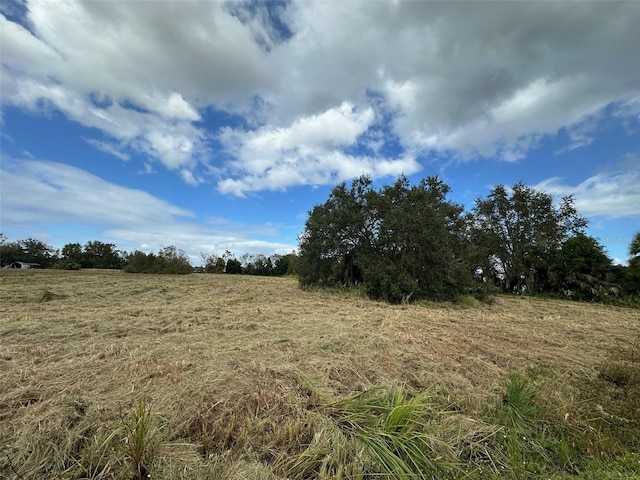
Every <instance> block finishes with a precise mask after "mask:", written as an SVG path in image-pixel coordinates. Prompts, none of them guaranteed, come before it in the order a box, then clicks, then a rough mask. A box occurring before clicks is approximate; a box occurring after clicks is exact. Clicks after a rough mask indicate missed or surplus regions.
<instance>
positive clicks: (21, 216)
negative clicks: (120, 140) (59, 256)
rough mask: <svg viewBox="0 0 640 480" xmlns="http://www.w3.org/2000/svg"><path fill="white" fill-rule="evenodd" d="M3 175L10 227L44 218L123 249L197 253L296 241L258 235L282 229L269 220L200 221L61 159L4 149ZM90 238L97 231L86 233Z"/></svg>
mask: <svg viewBox="0 0 640 480" xmlns="http://www.w3.org/2000/svg"><path fill="white" fill-rule="evenodd" d="M0 183H1V184H2V191H1V192H0V205H1V210H0V216H1V218H2V223H3V228H7V229H9V230H14V231H15V230H21V231H33V230H34V229H39V228H42V226H43V225H47V226H48V227H49V228H53V229H55V228H56V227H57V226H65V230H67V231H68V232H71V233H73V231H74V228H77V229H78V232H80V231H84V230H85V229H86V228H93V229H94V230H97V234H98V235H99V237H100V240H101V241H108V242H113V243H115V244H116V245H117V246H118V247H119V248H122V249H124V250H128V251H130V250H133V249H140V248H145V249H146V250H151V251H157V250H159V249H160V248H161V247H164V246H168V245H176V246H178V247H179V248H182V249H184V250H185V251H187V253H189V254H190V255H192V256H195V257H198V256H199V254H200V252H215V253H218V254H221V253H223V252H224V251H225V250H231V251H232V252H234V253H236V254H237V255H241V254H243V253H246V252H248V253H264V254H271V253H274V252H275V253H290V252H291V251H292V250H293V249H295V245H292V244H288V243H283V242H277V241H273V242H271V241H266V240H262V239H256V238H255V236H266V237H272V236H274V235H275V234H276V233H277V232H276V231H274V227H273V226H272V225H270V224H267V225H253V226H248V225H239V224H232V223H229V224H224V223H221V221H220V219H218V221H217V223H216V224H212V225H206V224H202V223H198V222H200V221H201V220H202V219H198V218H197V217H196V215H195V214H194V213H193V212H192V211H190V210H187V209H184V208H181V207H178V206H176V205H173V204H171V203H169V202H166V201H164V200H161V199H159V198H157V197H154V196H152V195H150V194H148V193H146V192H143V191H141V190H135V189H131V188H125V187H121V186H118V185H114V184H112V183H109V182H107V181H105V180H103V179H101V178H99V177H96V176H94V175H91V174H89V173H87V172H86V171H84V170H80V169H78V168H75V167H71V166H68V165H64V164H61V163H55V162H46V161H41V160H31V159H21V160H14V159H11V158H7V157H3V158H2V169H1V170H0ZM25 192H28V195H26V194H25ZM88 240H95V238H94V237H90V238H86V239H85V240H84V241H88ZM73 241H82V240H81V239H80V238H79V237H75V238H74V239H73ZM56 246H57V247H62V245H56ZM143 246H144V247H143Z"/></svg>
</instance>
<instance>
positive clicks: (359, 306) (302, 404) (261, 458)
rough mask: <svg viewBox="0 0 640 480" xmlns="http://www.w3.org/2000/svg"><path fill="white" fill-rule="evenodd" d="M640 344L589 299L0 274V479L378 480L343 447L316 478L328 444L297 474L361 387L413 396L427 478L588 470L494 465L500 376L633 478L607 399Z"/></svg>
mask: <svg viewBox="0 0 640 480" xmlns="http://www.w3.org/2000/svg"><path fill="white" fill-rule="evenodd" d="M639 338H640V311H639V310H637V309H635V310H634V309H623V308H615V307H607V306H602V305H593V304H580V303H571V302H564V301H553V300H540V299H533V298H522V297H504V296H500V297H497V298H496V299H495V300H494V301H492V302H491V303H489V304H475V305H470V306H463V305H426V306H425V305H422V306H419V305H409V306H407V305H400V306H391V305H386V304H382V303H377V302H372V301H370V300H366V299H362V298H354V297H349V296H339V295H335V294H331V293H326V292H318V291H311V292H308V291H302V290H300V289H298V287H297V282H296V280H295V279H290V278H265V277H247V276H233V275H205V274H193V275H187V276H160V275H158V276H155V275H134V274H123V273H121V272H110V271H81V272H63V271H30V272H24V271H17V272H13V271H10V272H1V273H0V445H1V449H2V451H1V452H0V453H1V457H0V478H15V479H23V478H24V479H32V478H34V479H35V478H60V477H63V478H129V479H130V478H136V475H138V476H140V475H141V474H142V473H144V474H145V475H146V474H149V475H150V476H151V478H210V479H220V478H230V479H232V478H233V479H240V478H252V479H269V478H273V479H277V478H338V477H339V475H340V474H341V475H343V476H342V478H374V477H373V476H371V477H367V476H366V474H362V476H361V477H358V475H357V472H358V468H361V469H363V470H364V471H365V473H366V471H367V468H368V467H367V462H370V459H366V458H364V459H357V458H355V457H357V456H358V455H360V453H358V452H356V453H353V452H352V453H351V454H350V455H351V457H348V458H344V459H341V460H339V461H335V459H334V460H332V462H333V467H331V468H333V470H332V469H331V468H329V467H327V462H328V460H327V458H328V457H331V455H333V453H331V452H332V450H331V448H330V447H331V445H334V446H335V448H336V449H338V448H342V447H340V444H339V442H338V441H337V440H335V438H333V437H332V438H333V440H328V441H327V442H326V444H325V445H324V447H323V448H325V450H324V453H323V454H318V453H317V452H316V453H314V454H315V455H316V456H318V458H320V457H322V455H324V457H322V458H324V460H319V461H318V465H316V466H312V467H309V468H308V469H307V470H304V468H303V467H301V466H300V463H301V462H302V460H300V461H298V460H296V459H297V458H303V459H305V461H306V459H308V458H309V457H310V454H309V451H308V449H309V447H310V446H314V445H317V444H319V442H321V438H320V437H321V436H322V434H323V432H327V431H331V429H332V428H333V429H336V428H338V427H336V424H339V421H338V420H336V419H337V418H338V417H337V413H336V412H338V411H339V410H340V408H342V407H340V408H337V407H336V406H335V405H336V404H335V402H336V401H339V400H342V399H345V398H350V396H351V395H353V394H355V393H357V392H362V391H363V390H365V389H368V388H370V387H372V386H375V385H383V386H386V387H389V388H392V387H393V385H402V388H403V391H404V392H406V394H407V395H408V396H409V397H412V396H413V395H417V394H419V393H420V392H422V393H420V394H421V395H422V394H423V393H424V392H428V395H429V398H430V400H429V402H430V405H431V406H432V407H430V408H433V409H434V412H432V417H431V420H430V422H431V423H430V425H431V427H432V432H433V433H432V436H433V438H434V445H435V443H438V445H441V446H440V447H438V446H437V445H436V446H432V447H433V455H434V458H436V457H438V456H440V458H441V459H443V462H444V463H446V462H449V463H452V464H455V465H454V466H453V467H451V468H450V469H448V468H449V467H446V466H443V467H442V470H437V468H436V467H434V468H436V469H435V470H434V471H438V472H440V471H442V472H448V473H447V475H449V478H459V477H462V476H463V475H464V474H467V473H468V474H469V475H470V478H471V477H472V478H489V476H491V475H494V476H495V477H496V478H499V477H500V472H501V469H502V470H504V475H505V476H509V475H510V477H509V478H552V477H554V478H560V477H558V476H557V475H567V478H580V475H581V474H580V472H583V474H584V470H581V468H591V467H583V466H582V464H581V463H580V462H579V461H578V460H576V458H573V459H572V460H570V461H569V463H570V465H569V466H564V467H563V468H560V467H558V468H556V469H555V470H554V468H555V467H554V466H557V463H558V461H552V462H551V463H549V462H547V463H549V465H551V466H549V467H548V468H549V471H548V472H549V473H544V472H541V471H540V468H541V467H540V465H541V464H542V463H541V464H540V465H537V466H535V469H537V471H530V470H529V468H528V467H527V466H526V465H524V466H521V467H520V470H518V468H516V467H515V466H514V465H512V464H511V463H510V462H509V459H508V458H507V457H509V455H511V456H512V455H513V454H512V453H509V454H505V457H504V458H503V457H501V456H500V454H499V452H498V450H497V449H498V447H499V446H500V442H498V441H497V440H496V438H497V437H498V436H502V433H501V432H503V431H504V432H506V431H507V430H505V429H504V428H506V427H505V423H504V422H502V423H501V422H500V421H499V419H500V418H501V417H500V415H499V414H498V413H499V411H501V410H500V409H501V408H502V406H503V404H506V403H508V402H509V401H508V399H507V397H505V385H506V382H507V381H508V380H507V379H508V378H509V375H510V374H513V373H520V374H522V375H523V376H524V377H526V378H527V379H528V381H529V382H530V384H531V385H532V387H535V390H536V392H537V395H536V399H534V400H533V403H534V404H535V405H536V406H537V407H539V410H542V409H544V412H543V413H540V414H539V415H538V417H536V418H538V419H539V420H540V422H542V423H544V422H548V423H549V425H553V424H554V423H557V422H556V420H558V419H559V420H562V419H564V421H565V422H567V431H568V432H582V433H585V432H592V435H591V433H590V434H589V435H588V436H589V438H590V439H591V440H588V441H587V440H585V442H586V443H585V446H584V448H583V450H584V451H583V452H581V451H579V450H580V448H582V447H580V448H578V447H576V448H577V449H578V451H577V454H575V455H577V456H578V457H583V458H580V459H579V460H580V461H582V460H584V461H585V462H587V463H586V464H585V465H589V461H590V460H589V457H593V459H594V461H596V460H597V461H598V462H605V463H599V464H598V465H604V467H603V468H609V467H607V465H608V464H607V463H606V462H613V461H616V460H615V459H616V458H618V456H619V455H623V456H625V458H626V460H625V461H624V462H622V463H621V464H620V465H619V464H618V463H616V466H617V467H616V468H618V467H619V468H620V476H619V477H618V476H615V475H614V476H611V477H610V478H635V474H636V473H638V472H640V463H639V462H638V460H640V456H638V454H637V451H633V450H632V447H630V446H629V442H627V443H626V444H625V443H619V442H616V438H615V437H616V435H617V434H615V432H614V433H611V432H613V430H611V431H609V430H607V428H613V427H616V428H622V429H625V428H629V429H632V428H638V427H639V425H637V424H636V423H634V422H636V420H638V418H637V417H640V414H638V412H635V413H634V412H628V415H627V414H626V413H625V412H626V410H625V408H628V405H636V406H640V404H633V403H629V404H623V405H622V406H620V404H618V403H615V402H616V401H618V400H615V401H614V400H612V402H613V403H612V404H611V406H610V405H609V404H607V403H604V402H605V400H606V399H608V398H618V397H620V395H622V396H624V395H632V394H634V395H635V393H634V392H635V390H626V389H631V388H635V387H636V386H637V383H638V382H640V381H639V380H638V378H637V376H636V374H635V370H629V371H630V372H631V373H625V372H624V371H623V372H622V373H619V372H620V369H623V367H624V368H626V367H629V368H635V366H634V363H633V362H636V361H637V362H639V363H638V364H640V358H638V357H640V347H639V346H638V345H637V342H638V339H639ZM616 362H618V363H616ZM612 365H613V366H614V367H615V368H613V367H612ZM614 370H615V371H614ZM623 370H624V369H623ZM612 372H613V373H612ZM616 372H617V373H616ZM616 375H617V376H616ZM524 377H523V378H524ZM614 377H615V378H614ZM618 377H621V378H622V380H620V381H614V380H616V378H618ZM607 380H609V381H608V382H607ZM587 386H588V388H587ZM616 392H617V393H616ZM614 393H615V394H617V395H618V397H614ZM505 399H507V400H505ZM616 405H617V406H618V407H619V409H618V410H615V411H614V410H611V409H612V408H617V407H616ZM625 405H626V406H625ZM436 407H437V408H436ZM537 407H536V408H537ZM436 410H437V413H436V412H435V411H436ZM145 415H148V419H149V423H148V427H149V428H148V429H147V430H144V429H142V428H141V425H142V424H141V423H140V421H141V418H144V417H145ZM574 418H575V420H574ZM132 419H133V420H132ZM331 421H334V423H333V424H331V425H329V424H330V423H331ZM544 424H545V425H546V423H544ZM144 425H147V424H144ZM625 425H627V427H625ZM532 428H533V427H532ZM535 428H537V427H535ZM601 428H602V429H604V430H602V431H600V429H601ZM538 430H539V429H538ZM342 431H343V432H345V431H347V430H345V429H343V430H342ZM639 431H640V430H639ZM137 434H140V435H141V436H143V437H144V438H142V446H143V447H144V452H142V453H144V455H143V456H142V457H141V456H140V455H141V454H139V455H138V454H135V453H132V452H131V451H130V450H129V449H130V447H131V446H132V445H133V444H134V443H135V442H136V441H138V440H140V439H138V440H136V438H135V436H136V435H137ZM345 435H346V434H345ZM583 437H584V435H583V436H582V437H581V438H583ZM341 438H342V437H341ZM504 438H505V439H506V438H507V435H506V434H505V435H504ZM536 438H537V437H536ZM545 438H546V437H545ZM436 440H438V441H437V442H436ZM332 442H333V443H332ZM540 442H542V440H540ZM589 442H591V443H589ZM573 443H574V444H575V442H573ZM318 448H319V447H318ZM505 448H507V449H508V448H510V447H509V445H505ZM344 450H345V451H347V450H348V448H347V447H344ZM305 452H307V455H306V457H304V455H302V454H304V453H305ZM138 453H140V452H138ZM136 455H138V456H136ZM301 455H302V457H301ZM575 455H574V457H575ZM354 458H355V459H354ZM554 458H555V457H554ZM629 458H631V460H629ZM445 460H446V462H445ZM322 461H324V462H325V466H324V467H323V466H322ZM526 461H528V460H526ZM526 461H525V463H526ZM346 462H356V463H357V462H360V464H361V465H360V467H358V468H356V467H349V468H351V470H349V469H347V468H345V469H344V471H343V472H342V473H340V472H341V471H340V468H342V467H339V466H336V465H337V464H338V463H342V464H346ZM329 463H331V462H329ZM362 465H364V466H362ZM545 465H546V464H545ZM323 468H324V470H323ZM594 468H600V467H598V466H596V467H594ZM136 469H137V470H136ZM480 469H485V470H480ZM636 469H637V470H636ZM331 472H333V473H331ZM354 472H355V473H354ZM543 473H544V477H543ZM434 475H436V474H434ZM443 475H444V474H443ZM474 475H475V476H474ZM571 475H575V477H571ZM375 478H379V477H375ZM424 478H432V477H431V476H429V477H427V476H425V477H424ZM436 478H444V477H442V476H441V477H436ZM562 478H564V477H562ZM594 478H596V477H594ZM637 478H640V473H638V477H637Z"/></svg>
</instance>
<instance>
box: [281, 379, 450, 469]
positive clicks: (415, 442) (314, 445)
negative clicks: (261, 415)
mask: <svg viewBox="0 0 640 480" xmlns="http://www.w3.org/2000/svg"><path fill="white" fill-rule="evenodd" d="M324 410H325V413H326V414H328V415H329V417H330V418H331V419H333V424H332V425H328V426H326V427H324V428H322V429H318V430H320V431H319V432H317V433H316V434H315V435H314V438H313V440H312V442H311V444H310V445H309V447H308V448H307V449H306V450H305V451H303V452H302V453H301V454H300V455H297V456H294V457H292V458H290V459H288V460H287V461H286V462H284V463H283V465H282V467H283V468H282V469H283V470H284V472H285V474H286V475H287V477H288V478H311V477H313V478H326V479H329V478H354V479H366V478H387V479H397V480H405V479H414V478H424V479H426V478H436V477H437V478H440V477H439V475H446V474H451V473H454V472H456V473H457V472H458V471H459V469H458V468H457V466H456V465H455V463H454V462H453V461H452V460H453V455H452V452H451V451H450V449H448V448H447V447H446V446H444V445H442V444H441V443H440V442H438V441H437V440H436V438H435V436H434V435H433V432H432V426H431V422H432V421H433V420H434V419H436V418H437V417H438V416H439V415H440V414H441V413H442V412H440V411H438V410H437V409H436V408H435V404H434V403H433V402H432V401H431V399H430V397H429V396H428V395H427V394H426V393H422V394H419V395H415V396H411V395H409V394H408V392H407V391H406V388H405V387H403V386H401V385H393V386H392V387H390V388H386V387H382V386H379V387H372V388H369V389H367V390H365V391H363V392H360V393H357V394H355V395H352V396H350V397H347V398H345V399H342V400H340V401H337V402H334V403H331V404H329V405H327V406H326V407H325V408H324ZM336 427H337V428H336Z"/></svg>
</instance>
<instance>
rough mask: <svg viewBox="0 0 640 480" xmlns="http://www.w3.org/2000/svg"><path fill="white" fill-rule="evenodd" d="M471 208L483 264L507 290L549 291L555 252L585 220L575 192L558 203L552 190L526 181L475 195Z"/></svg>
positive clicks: (488, 275)
mask: <svg viewBox="0 0 640 480" xmlns="http://www.w3.org/2000/svg"><path fill="white" fill-rule="evenodd" d="M473 214H474V227H475V228H474V232H473V238H474V243H475V244H476V245H478V246H479V248H480V254H481V264H480V265H479V267H480V268H481V269H482V271H483V275H484V276H485V277H486V278H488V279H490V280H492V281H493V282H494V283H495V284H496V285H499V286H500V287H501V289H502V290H503V291H507V292H512V291H514V290H516V289H524V288H526V289H527V290H528V291H532V292H543V291H548V290H549V281H548V278H549V276H550V275H551V273H550V270H553V269H554V265H555V263H554V261H553V258H552V256H553V255H554V254H555V253H556V252H557V251H558V250H560V249H561V248H562V246H563V243H564V242H565V241H567V239H569V238H570V237H571V236H572V235H578V234H581V233H582V230H583V229H584V227H585V226H586V225H587V222H586V220H585V219H584V218H582V217H581V216H580V215H579V214H578V212H577V211H576V209H575V207H574V206H573V200H572V198H571V197H565V198H563V199H562V201H561V203H560V205H559V206H558V207H556V206H555V205H554V204H553V197H552V196H551V195H549V194H547V193H545V192H541V191H537V190H535V189H533V188H531V187H527V186H526V185H524V184H523V183H522V182H520V183H516V184H515V185H514V186H513V187H512V188H511V189H510V191H508V190H507V188H506V187H505V186H504V185H498V186H496V187H494V188H493V190H492V191H491V192H490V193H489V195H488V196H487V198H486V199H478V200H476V206H475V208H474V211H473Z"/></svg>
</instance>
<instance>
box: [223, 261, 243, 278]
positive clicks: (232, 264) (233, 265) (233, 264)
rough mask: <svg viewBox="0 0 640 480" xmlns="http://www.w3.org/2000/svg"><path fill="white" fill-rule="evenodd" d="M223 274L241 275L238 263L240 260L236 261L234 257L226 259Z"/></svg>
mask: <svg viewBox="0 0 640 480" xmlns="http://www.w3.org/2000/svg"><path fill="white" fill-rule="evenodd" d="M224 273H233V274H237V273H242V263H241V262H240V260H237V259H235V258H234V257H230V258H228V259H227V264H226V266H225V269H224Z"/></svg>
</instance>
